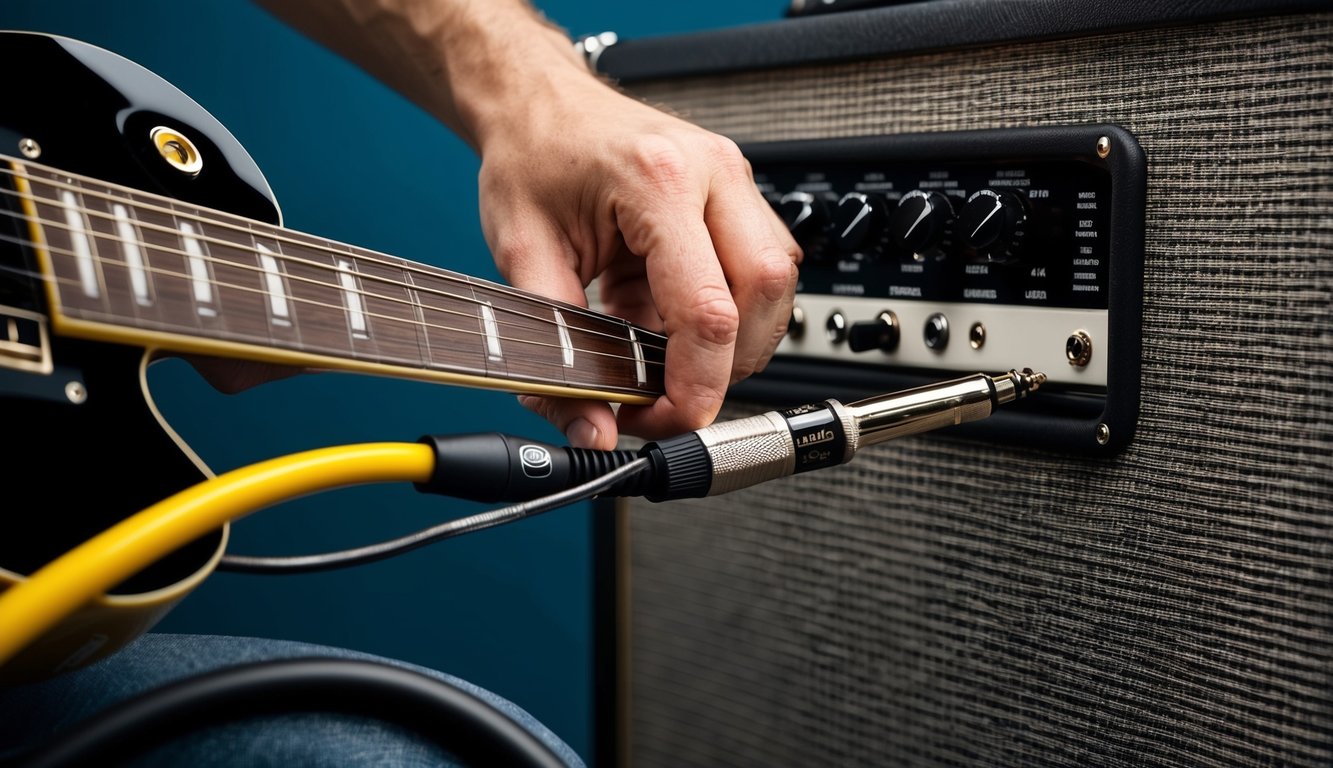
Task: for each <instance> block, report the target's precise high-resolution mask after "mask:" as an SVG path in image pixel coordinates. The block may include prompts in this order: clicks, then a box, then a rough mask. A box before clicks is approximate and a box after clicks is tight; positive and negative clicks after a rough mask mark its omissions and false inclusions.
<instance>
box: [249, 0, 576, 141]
mask: <svg viewBox="0 0 1333 768" xmlns="http://www.w3.org/2000/svg"><path fill="white" fill-rule="evenodd" d="M255 1H256V3H257V4H258V5H260V6H262V7H264V8H266V9H268V11H269V12H271V13H272V14H273V15H274V16H276V17H278V18H280V19H282V20H284V21H285V22H287V23H288V24H290V25H291V26H292V27H294V28H295V29H297V30H299V31H301V32H302V33H304V34H305V35H307V36H308V37H310V38H311V39H312V40H314V41H316V42H318V43H320V44H322V45H324V46H325V47H327V48H329V49H330V50H332V51H333V52H335V53H337V54H339V55H341V56H343V57H344V58H346V59H347V60H349V61H351V62H353V63H355V64H357V65H358V66H360V67H361V68H362V69H364V70H365V71H366V72H367V73H369V74H370V75H372V76H374V77H376V78H377V79H379V80H380V81H381V82H383V83H384V84H385V85H387V86H389V87H390V88H393V89H394V90H395V91H397V92H398V93H400V94H402V95H403V96H404V97H405V98H407V99H409V100H411V101H412V102H414V103H415V104H417V105H418V106H420V107H421V108H422V109H424V110H426V111H427V112H429V113H430V114H432V115H434V116H435V117H436V118H437V119H439V120H440V121H441V122H442V123H444V124H445V125H446V126H448V127H449V128H450V129H451V130H453V131H454V132H455V133H457V134H458V135H459V136H461V137H462V138H463V139H464V140H466V141H467V142H468V143H469V144H471V145H472V147H473V148H474V149H480V146H481V144H482V142H483V138H484V136H485V134H486V133H487V131H488V127H489V126H494V125H495V124H496V123H497V122H500V121H503V120H505V119H507V117H508V116H511V115H512V112H513V111H514V110H521V108H522V105H523V104H524V103H526V102H527V100H528V98H529V96H530V95H532V94H538V93H542V92H549V90H550V88H551V81H552V79H563V78H580V79H591V77H590V76H589V75H588V73H587V72H586V70H585V69H584V67H583V63H582V61H581V60H580V59H579V57H578V55H577V54H576V53H575V51H574V48H573V46H572V45H571V43H570V41H569V38H568V37H567V36H566V35H565V34H564V32H563V31H562V30H560V29H558V28H557V27H556V26H554V25H553V24H551V23H549V22H548V21H547V20H546V19H545V18H544V17H543V16H542V15H541V14H540V13H539V12H537V11H536V10H535V9H533V8H532V7H531V5H530V4H529V3H528V2H527V0H319V1H317V2H310V1H309V0H255Z"/></svg>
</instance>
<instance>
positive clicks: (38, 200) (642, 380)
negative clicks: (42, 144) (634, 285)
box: [5, 159, 665, 402]
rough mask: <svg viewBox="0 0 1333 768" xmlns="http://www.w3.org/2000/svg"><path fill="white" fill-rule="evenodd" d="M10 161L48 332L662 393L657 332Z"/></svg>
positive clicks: (572, 389) (511, 383)
mask: <svg viewBox="0 0 1333 768" xmlns="http://www.w3.org/2000/svg"><path fill="white" fill-rule="evenodd" d="M7 160H8V163H9V166H10V169H12V170H10V171H8V172H6V174H5V175H10V174H12V179H10V180H8V181H11V182H12V183H10V184H6V185H5V186H10V187H12V189H11V190H9V191H7V194H11V195H12V194H17V195H18V196H19V198H20V202H21V205H20V206H17V207H18V208H20V209H21V210H22V211H23V214H22V215H23V216H24V217H25V218H26V219H27V220H28V224H29V226H28V231H29V232H30V236H31V243H30V245H31V246H32V247H34V248H35V249H36V251H37V253H38V255H39V262H40V267H41V271H42V273H43V276H44V277H45V278H46V279H47V282H48V284H49V286H50V287H49V291H48V295H49V298H50V304H51V311H50V315H51V321H52V327H53V329H54V331H55V332H56V333H57V334H64V335H76V336H83V337H91V338H102V339H111V340H117V341H126V340H128V341H131V342H138V343H140V344H142V345H143V346H152V347H156V348H163V349H171V350H176V351H192V352H205V353H216V354H224V355H229V356H243V357H244V356H253V357H255V358H256V359H265V360H270V361H273V360H276V361H279V362H291V363H294V364H303V365H320V366H323V367H330V368H344V369H351V370H357V369H365V370H374V371H376V372H380V373H388V374H391V375H399V376H403V377H409V378H428V379H444V380H449V381H457V382H460V383H464V384H469V385H475V386H487V387H492V388H497V389H510V390H514V391H545V390H546V389H547V388H556V389H558V390H561V392H562V393H564V394H570V395H574V396H578V395H584V396H598V397H609V398H610V399H617V400H621V401H625V402H644V401H646V400H648V399H651V398H652V397H654V396H656V395H659V394H661V392H662V365H663V351H664V348H665V339H664V338H663V337H661V336H660V335H657V334H654V333H651V332H648V331H645V330H643V329H642V328H638V327H635V326H633V325H631V324H629V323H627V322H625V321H624V320H621V319H618V318H613V317H609V316H606V315H603V314H599V313H597V312H593V311H590V310H588V309H584V308H581V307H576V306H573V305H569V304H563V303H558V302H552V301H550V300H547V299H543V298H540V297H538V296H535V295H533V294H529V293H525V292H522V291H519V290H516V289H514V288H511V287H508V286H504V285H500V284H497V283H492V282H489V281H485V280H481V279H478V278H473V277H469V276H467V275H463V274H459V273H455V272H450V271H448V270H444V269H440V268H437V267H433V266H428V265H425V264H419V263H414V262H410V261H407V260H404V259H400V258H396V257H393V256H388V255H384V254H380V253H375V252H373V251H368V250H365V249H362V248H357V247H354V246H350V245H346V244H343V243H337V242H333V241H330V240H326V239H323V238H319V237H313V236H311V235H307V234H303V233H300V232H296V231H293V230H289V229H284V228H281V227H275V226H271V225H268V224H264V223H261V222H257V221H252V220H249V219H245V218H241V217H236V216H232V215H230V214H226V213H221V212H218V211H213V210H207V209H201V208H198V207H195V206H191V205H188V204H184V203H181V202H179V201H176V200H173V199H171V198H166V197H160V196H155V195H150V194H147V193H144V192H139V191H137V190H132V189H128V188H125V187H119V186H115V185H110V184H107V183H104V182H99V181H95V180H92V179H87V178H81V177H79V176H74V175H70V174H66V173H63V172H61V171H58V170H55V169H51V168H47V167H44V166H37V165H33V164H30V163H22V162H20V161H17V160H12V159H7ZM386 366H387V368H385V367H386ZM564 390H569V391H568V392H564Z"/></svg>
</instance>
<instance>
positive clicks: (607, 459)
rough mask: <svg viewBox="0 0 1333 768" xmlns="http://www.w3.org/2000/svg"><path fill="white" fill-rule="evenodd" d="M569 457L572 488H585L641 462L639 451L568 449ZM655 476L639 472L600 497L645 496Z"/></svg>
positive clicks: (650, 473)
mask: <svg viewBox="0 0 1333 768" xmlns="http://www.w3.org/2000/svg"><path fill="white" fill-rule="evenodd" d="M565 453H566V454H567V455H568V456H569V476H570V485H571V486H575V485H582V484H583V483H586V482H589V481H592V480H595V479H597V478H599V477H601V476H603V475H605V474H607V473H608V472H611V471H613V470H616V469H619V468H621V467H623V466H625V465H626V464H628V463H630V462H631V461H634V460H635V459H637V458H639V453H638V452H637V451H599V450H597V449H595V448H569V447H566V448H565ZM652 479H653V477H652V472H638V473H636V474H634V475H630V476H629V477H626V478H625V479H623V480H621V481H620V482H618V483H616V484H615V485H613V486H611V487H610V488H607V489H606V490H605V491H602V493H600V494H598V495H600V496H642V495H644V493H646V492H647V491H648V488H649V486H650V484H651V483H652Z"/></svg>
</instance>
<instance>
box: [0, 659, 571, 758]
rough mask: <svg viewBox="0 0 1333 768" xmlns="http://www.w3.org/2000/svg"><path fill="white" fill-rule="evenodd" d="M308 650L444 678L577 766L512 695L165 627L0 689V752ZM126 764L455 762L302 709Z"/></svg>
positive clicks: (212, 732)
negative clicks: (165, 691) (166, 691)
mask: <svg viewBox="0 0 1333 768" xmlns="http://www.w3.org/2000/svg"><path fill="white" fill-rule="evenodd" d="M307 656H322V657H338V658H345V659H365V660H371V661H380V662H387V663H390V664H394V665H397V666H399V667H402V668H405V669H410V670H414V671H417V672H421V673H424V674H427V675H430V676H432V677H435V678H437V679H440V680H443V681H444V682H446V683H449V684H452V685H454V686H456V687H458V688H460V689H463V690H465V691H468V692H470V693H472V694H474V695H476V696H477V697H479V698H481V699H483V700H484V701H486V702H488V703H490V704H491V705H493V706H494V707H495V708H496V709H498V710H500V711H501V712H503V713H505V714H507V715H508V716H509V717H510V718H511V719H513V720H514V721H515V722H517V723H518V724H520V725H521V726H523V727H524V728H526V729H527V730H528V731H530V732H531V733H533V734H534V735H535V736H537V738H539V739H540V740H541V741H542V742H543V743H545V744H546V745H547V746H549V747H550V748H551V749H552V751H554V752H555V753H556V754H557V755H559V756H560V757H561V758H563V759H564V760H565V761H566V762H567V763H568V764H569V765H570V766H575V767H577V768H582V766H583V765H584V764H583V761H582V760H581V759H580V758H579V756H578V755H577V753H575V752H574V750H573V749H571V748H570V747H569V745H567V744H565V743H564V742H563V741H562V740H561V739H560V738H559V737H558V736H556V735H555V734H554V733H552V732H551V730H550V729H548V728H547V727H546V726H544V725H542V724H541V723H540V722H538V721H537V720H536V719H535V718H534V717H532V716H531V715H530V714H528V713H527V712H525V711H524V710H523V709H522V708H520V707H518V706H517V705H515V704H514V703H513V702H510V701H508V700H506V699H504V698H502V697H500V696H497V695H496V694H494V693H492V692H490V691H487V690H484V689H481V688H479V687H477V686H475V685H472V684H471V683H468V682H465V681H462V680H459V679H458V678H455V677H451V676H449V675H445V674H443V673H440V672H437V671H434V670H430V669H425V668H422V667H419V666H416V665H412V664H407V663H405V662H400V661H396V660H393V659H384V658H382V657H378V656H372V655H370V654H365V653H359V652H356V651H349V650H346V649H342V648H331V647H327V646H321V645H312V644H308V643H297V642H290V641H280V640H267V639H259V638H243V637H219V636H211V635H174V634H162V633H149V634H147V635H144V636H143V637H141V638H139V639H138V640H136V641H135V642H134V643H132V644H130V645H128V646H126V647H125V648H124V649H123V650H121V651H120V652H119V653H117V654H115V655H113V656H111V657H110V658H108V659H104V660H102V661H100V662H98V663H96V664H93V665H91V666H89V667H87V668H86V669H81V670H77V671H74V672H71V673H68V674H65V675H62V676H60V677H57V678H54V679H51V680H46V681H43V682H40V683H32V684H28V685H20V686H12V687H8V688H0V757H3V756H12V755H13V754H14V753H16V752H18V751H20V750H21V749H23V748H25V747H29V746H32V745H35V744H38V743H46V741H47V740H48V739H49V738H52V737H53V736H54V735H55V734H57V733H58V732H60V731H62V730H64V729H66V728H69V727H71V726H73V725H75V724H77V723H79V722H82V721H83V720H84V719H85V718H87V717H89V716H91V715H93V714H95V713H96V712H98V711H100V710H102V709H103V708H105V707H107V706H110V705H112V704H114V703H116V702H119V701H122V700H124V699H127V698H130V697H132V696H134V695H137V694H139V693H143V692H145V691H148V690H150V689H153V688H156V687H158V686H160V685H163V684H166V683H169V682H172V681H175V680H178V679H181V678H183V677H188V676H192V675H195V674H199V673H202V672H206V671H209V670H213V669H218V668H221V667H228V666H233V665H236V664H242V663H247V662H254V661H260V660H266V659H286V658H297V657H307ZM133 765H134V766H135V768H140V767H141V766H142V767H143V768H148V767H149V766H151V767H153V768H158V767H160V766H189V767H190V768H208V767H209V766H229V767H234V766H245V767H246V768H249V767H250V766H255V767H256V768H260V767H262V766H275V767H277V766H281V767H282V768H326V767H328V768H332V767H333V766H337V767H338V768H355V767H359V766H372V765H373V766H393V767H397V766H433V767H434V766H457V765H460V763H458V762H457V761H455V760H454V759H453V758H451V757H450V756H449V755H448V754H447V753H446V752H445V751H443V750H442V749H441V748H440V747H438V746H437V745H436V744H435V743H434V742H431V741H428V740H425V739H422V738H420V737H418V736H417V735H416V734H414V733H412V732H410V731H408V730H406V729H404V728H402V727H400V726H396V725H393V724H390V723H387V722H382V721H378V720H372V719H369V718H361V717H356V716H351V715H341V714H331V713H300V714H287V715H277V716H272V717H263V718H254V719H250V720H245V721H240V722H234V723H229V724H226V725H220V726H214V727H210V728H207V729H204V730H202V731H196V732H194V733H191V734H188V735H185V736H182V737H181V738H178V739H175V740H173V741H171V742H169V743H167V744H165V745H163V746H161V747H158V748H156V749H153V750H151V751H149V752H147V753H145V754H144V755H143V756H142V757H141V758H139V759H138V760H136V762H135V763H133Z"/></svg>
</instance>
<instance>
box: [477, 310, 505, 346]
mask: <svg viewBox="0 0 1333 768" xmlns="http://www.w3.org/2000/svg"><path fill="white" fill-rule="evenodd" d="M481 322H482V326H483V327H484V328H485V329H486V356H487V357H488V358H490V359H491V360H502V359H504V353H503V350H502V349H500V326H499V325H498V324H497V323H496V322H495V309H494V308H493V307H492V306H491V303H490V302H489V301H483V302H482V303H481Z"/></svg>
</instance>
